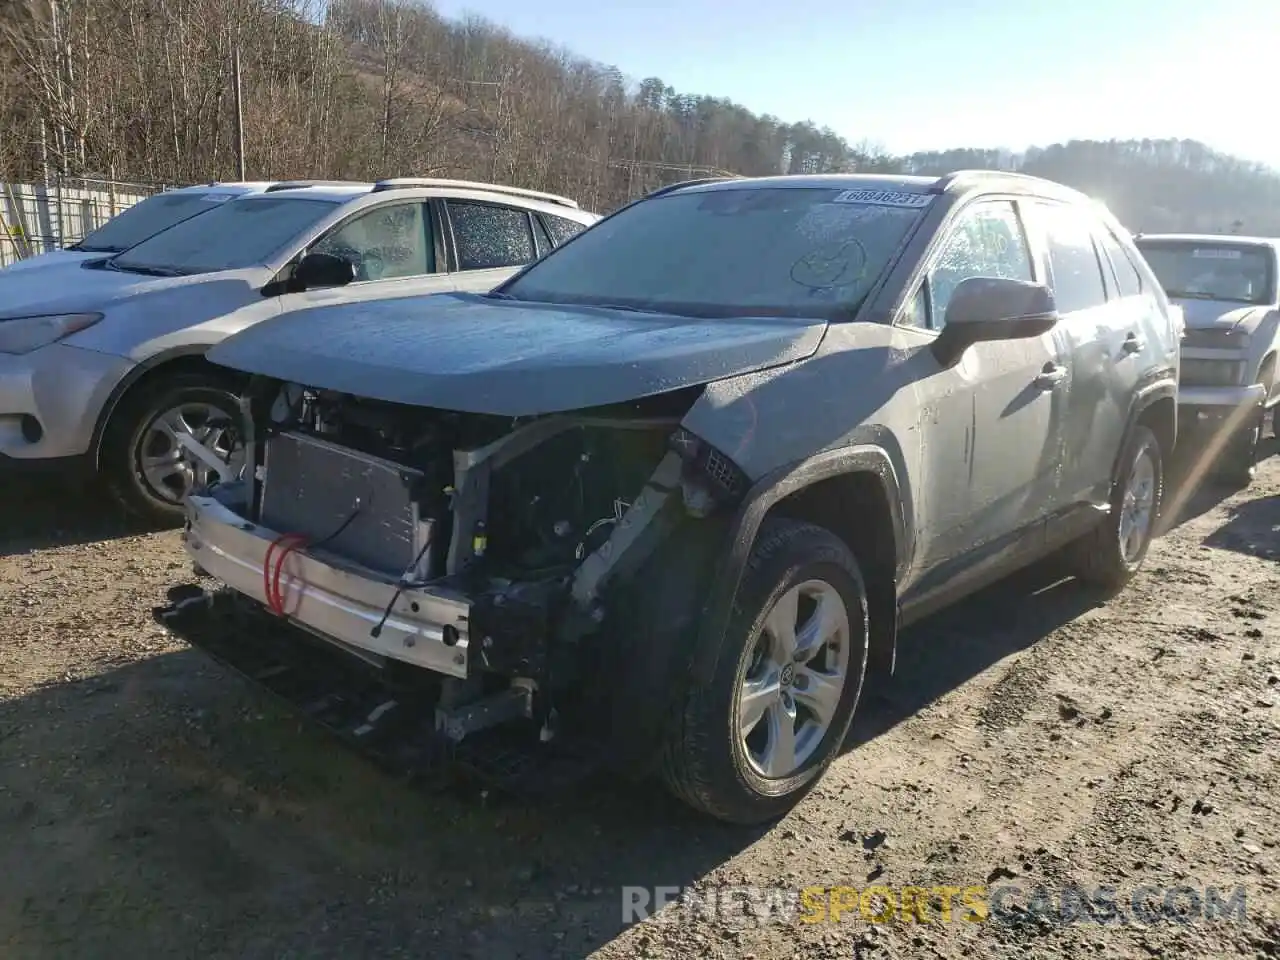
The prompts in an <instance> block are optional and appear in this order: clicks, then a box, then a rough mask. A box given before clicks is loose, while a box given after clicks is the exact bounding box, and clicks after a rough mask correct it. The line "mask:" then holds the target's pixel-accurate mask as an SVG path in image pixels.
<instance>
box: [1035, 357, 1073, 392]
mask: <svg viewBox="0 0 1280 960" xmlns="http://www.w3.org/2000/svg"><path fill="white" fill-rule="evenodd" d="M1065 379H1067V368H1066V367H1064V366H1062V365H1061V364H1058V363H1046V364H1045V365H1044V370H1043V371H1042V372H1041V374H1040V376H1038V377H1036V386H1037V387H1039V388H1040V389H1041V390H1052V389H1053V388H1054V387H1056V386H1057V385H1058V384H1060V383H1061V382H1062V381H1063V380H1065Z"/></svg>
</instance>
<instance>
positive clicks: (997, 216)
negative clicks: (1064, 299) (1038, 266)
mask: <svg viewBox="0 0 1280 960" xmlns="http://www.w3.org/2000/svg"><path fill="white" fill-rule="evenodd" d="M971 277H1004V278H1006V279H1009V280H1033V279H1034V277H1033V275H1032V270H1031V251H1030V248H1029V247H1028V246H1027V238H1026V234H1025V233H1024V232H1023V229H1022V223H1021V222H1020V221H1019V219H1018V212H1017V210H1016V209H1015V208H1014V205H1013V202H1012V201H1010V200H980V201H978V202H977V203H974V204H972V205H970V206H969V207H968V208H967V209H965V210H964V211H963V212H962V213H961V214H960V219H959V220H958V221H957V222H956V223H955V225H954V226H953V227H952V229H951V235H950V236H949V237H948V238H947V239H946V241H945V242H944V244H943V247H942V253H941V256H940V257H939V258H938V260H937V261H936V262H935V263H934V266H933V268H932V269H931V270H930V271H929V279H928V287H927V289H928V291H929V316H930V319H931V321H932V324H931V326H932V328H933V329H934V330H941V329H942V326H943V324H945V323H946V315H947V305H948V304H949V303H950V302H951V296H952V294H953V293H955V289H956V287H958V286H959V285H960V284H961V283H962V282H964V281H965V280H968V279H970V278H971Z"/></svg>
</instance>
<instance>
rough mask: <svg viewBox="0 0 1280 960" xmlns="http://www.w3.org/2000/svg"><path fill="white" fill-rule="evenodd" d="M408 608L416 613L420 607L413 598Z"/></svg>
mask: <svg viewBox="0 0 1280 960" xmlns="http://www.w3.org/2000/svg"><path fill="white" fill-rule="evenodd" d="M409 609H410V610H412V611H413V612H414V613H417V612H418V611H419V610H421V609H422V608H421V607H420V606H418V601H417V600H415V601H413V603H411V604H409Z"/></svg>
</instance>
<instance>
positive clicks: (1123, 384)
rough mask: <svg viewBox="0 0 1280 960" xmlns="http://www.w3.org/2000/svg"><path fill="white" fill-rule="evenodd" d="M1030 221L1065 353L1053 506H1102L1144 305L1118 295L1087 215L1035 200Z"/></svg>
mask: <svg viewBox="0 0 1280 960" xmlns="http://www.w3.org/2000/svg"><path fill="white" fill-rule="evenodd" d="M1031 220H1032V223H1033V225H1034V226H1033V229H1037V230H1038V231H1039V236H1040V238H1041V240H1042V242H1043V244H1044V249H1045V252H1046V255H1047V259H1048V263H1049V269H1050V284H1051V286H1052V288H1053V293H1054V299H1055V300H1056V302H1057V306H1058V313H1059V315H1060V316H1061V318H1062V319H1061V320H1059V322H1058V327H1059V329H1060V331H1061V333H1062V335H1063V336H1064V338H1065V340H1066V343H1067V349H1068V350H1069V352H1070V361H1069V363H1070V366H1071V383H1070V388H1069V393H1068V398H1067V404H1066V409H1065V416H1064V418H1063V421H1062V433H1061V438H1060V444H1059V446H1060V452H1059V454H1058V462H1059V466H1060V472H1059V477H1060V480H1059V490H1058V499H1059V501H1060V506H1061V507H1064V508H1065V507H1071V506H1077V505H1084V504H1088V503H1100V502H1106V500H1107V497H1108V495H1109V492H1110V487H1111V475H1112V471H1113V469H1114V465H1115V462H1116V458H1117V457H1118V455H1119V452H1120V444H1121V442H1122V441H1123V434H1124V426H1125V423H1126V421H1127V417H1128V412H1129V411H1128V401H1129V398H1130V397H1132V396H1133V391H1134V388H1135V387H1136V375H1137V370H1138V367H1137V364H1138V362H1139V354H1140V353H1141V352H1142V350H1143V348H1144V346H1145V338H1146V336H1147V332H1146V331H1145V330H1143V329H1140V326H1141V325H1140V324H1139V322H1138V321H1139V320H1140V319H1141V313H1142V304H1141V301H1140V298H1135V297H1132V296H1129V295H1127V294H1125V293H1122V291H1121V290H1120V289H1119V280H1118V278H1117V276H1116V274H1115V272H1113V270H1112V268H1111V262H1110V260H1109V259H1108V257H1107V253H1106V251H1105V249H1104V248H1103V240H1104V236H1109V234H1107V233H1106V227H1105V225H1104V224H1102V223H1101V222H1099V221H1097V218H1095V217H1093V216H1092V215H1091V214H1090V213H1089V212H1088V211H1086V210H1084V209H1082V208H1080V207H1078V206H1070V205H1067V204H1063V203H1052V202H1049V201H1036V202H1035V204H1034V205H1033V207H1032V212H1031ZM1113 242H1114V240H1113ZM1117 249H1118V245H1117ZM1119 252H1120V253H1121V254H1123V251H1119ZM1125 264H1126V265H1127V260H1126V261H1125ZM1131 271H1132V268H1131ZM1126 279H1127V278H1126ZM1127 286H1128V284H1126V287H1127ZM1130 335H1132V341H1133V342H1132V343H1131V344H1126V342H1125V341H1126V338H1128V337H1130Z"/></svg>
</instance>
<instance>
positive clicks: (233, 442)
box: [100, 373, 243, 526]
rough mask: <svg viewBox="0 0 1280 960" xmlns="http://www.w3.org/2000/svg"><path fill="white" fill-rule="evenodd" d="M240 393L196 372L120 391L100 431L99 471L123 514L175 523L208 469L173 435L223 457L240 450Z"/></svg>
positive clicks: (237, 454) (230, 457)
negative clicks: (122, 394) (122, 393)
mask: <svg viewBox="0 0 1280 960" xmlns="http://www.w3.org/2000/svg"><path fill="white" fill-rule="evenodd" d="M239 420H240V407H239V400H238V398H237V396H236V394H235V392H234V389H233V387H232V385H231V384H230V383H228V382H226V381H224V380H221V379H217V378H214V377H210V376H208V375H206V374H199V373H176V374H173V375H172V376H167V377H164V378H163V379H160V380H158V381H157V382H155V383H154V384H148V385H147V386H145V387H143V389H141V390H140V391H138V392H137V393H136V394H130V395H127V396H126V397H125V398H124V399H123V400H122V401H121V403H120V406H119V408H117V409H116V410H115V411H114V412H113V413H112V415H111V419H110V421H109V422H108V424H107V428H106V430H105V431H104V432H103V436H102V449H101V454H100V462H101V465H102V474H103V478H104V480H105V481H106V484H107V487H108V488H109V489H110V491H111V493H112V494H113V495H114V497H115V498H116V500H117V501H118V502H119V503H120V505H121V506H122V507H124V509H125V510H126V511H127V512H129V513H130V514H132V515H134V516H136V517H139V518H140V519H142V520H144V521H146V522H148V523H151V524H155V525H159V526H171V525H173V524H176V523H179V522H181V520H182V516H183V500H184V499H185V498H186V496H187V495H188V494H189V493H190V492H191V490H192V489H193V488H195V487H198V486H201V485H203V484H204V483H206V482H208V480H209V479H210V478H211V477H213V476H215V475H216V474H215V472H214V471H213V470H212V469H211V468H210V467H208V466H207V465H205V464H204V463H202V462H201V461H200V460H199V459H198V458H196V457H194V456H192V455H191V454H190V453H187V452H186V451H185V449H184V448H183V447H182V446H181V444H180V443H179V440H178V438H179V436H181V435H183V434H189V435H190V436H191V438H192V439H194V440H196V441H197V442H199V443H201V444H202V445H204V446H206V447H208V448H210V449H211V450H213V451H214V452H215V453H217V454H218V455H219V459H222V460H223V461H224V462H230V463H232V464H235V463H236V462H237V457H242V456H243V450H242V445H241V444H240V441H239V433H240V431H239V429H238V426H237V425H238V424H239Z"/></svg>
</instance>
